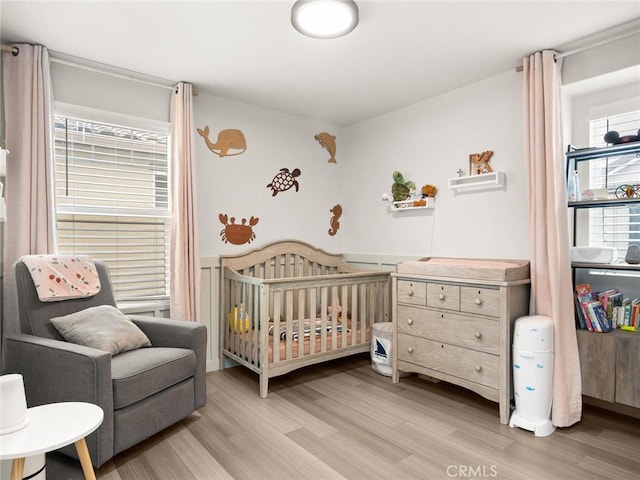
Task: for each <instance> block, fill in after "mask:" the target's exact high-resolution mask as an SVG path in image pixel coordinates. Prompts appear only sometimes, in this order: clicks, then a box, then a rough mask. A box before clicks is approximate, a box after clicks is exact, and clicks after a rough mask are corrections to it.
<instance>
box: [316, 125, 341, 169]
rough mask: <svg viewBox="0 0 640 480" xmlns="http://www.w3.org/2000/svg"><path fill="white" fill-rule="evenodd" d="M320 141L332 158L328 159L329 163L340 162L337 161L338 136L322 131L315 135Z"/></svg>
mask: <svg viewBox="0 0 640 480" xmlns="http://www.w3.org/2000/svg"><path fill="white" fill-rule="evenodd" d="M313 138H315V139H316V140H317V141H318V143H319V144H320V145H321V146H322V147H324V148H326V149H327V151H328V152H329V155H331V158H330V159H329V160H327V162H328V163H338V162H337V161H336V137H335V135H331V134H330V133H327V132H320V133H319V134H317V135H316V136H314V137H313Z"/></svg>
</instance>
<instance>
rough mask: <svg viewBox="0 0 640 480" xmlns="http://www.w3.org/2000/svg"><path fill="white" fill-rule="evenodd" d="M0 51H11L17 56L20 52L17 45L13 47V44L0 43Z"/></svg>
mask: <svg viewBox="0 0 640 480" xmlns="http://www.w3.org/2000/svg"><path fill="white" fill-rule="evenodd" d="M0 52H11V53H12V54H13V56H14V57H15V56H17V55H18V53H20V49H19V48H18V47H14V46H13V45H4V44H2V45H0Z"/></svg>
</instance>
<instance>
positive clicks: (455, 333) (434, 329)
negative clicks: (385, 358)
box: [396, 306, 500, 355]
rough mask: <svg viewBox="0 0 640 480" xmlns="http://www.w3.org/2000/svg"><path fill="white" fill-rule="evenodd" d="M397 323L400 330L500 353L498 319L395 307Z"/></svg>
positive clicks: (400, 331)
mask: <svg viewBox="0 0 640 480" xmlns="http://www.w3.org/2000/svg"><path fill="white" fill-rule="evenodd" d="M396 325H397V328H398V332H399V333H407V334H409V335H414V336H418V337H424V338H428V339H431V340H435V341H437V342H445V343H449V344H452V345H458V346H461V347H465V348H472V349H474V350H479V351H481V352H487V353H493V354H496V355H497V354H498V353H499V352H500V350H499V347H498V345H499V340H500V327H499V325H498V321H497V320H490V319H487V318H478V317H472V316H470V315H462V314H460V313H455V312H448V311H437V310H429V309H424V308H415V307H408V306H398V319H397V323H396Z"/></svg>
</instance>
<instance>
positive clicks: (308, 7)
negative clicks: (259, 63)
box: [291, 0, 358, 38]
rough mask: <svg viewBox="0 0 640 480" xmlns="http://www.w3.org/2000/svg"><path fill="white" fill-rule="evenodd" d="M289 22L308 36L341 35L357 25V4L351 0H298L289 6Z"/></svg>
mask: <svg viewBox="0 0 640 480" xmlns="http://www.w3.org/2000/svg"><path fill="white" fill-rule="evenodd" d="M291 24H292V25H293V27H294V28H295V29H296V30H297V31H299V32H300V33H302V34H303V35H306V36H308V37H313V38H337V37H341V36H343V35H346V34H347V33H349V32H350V31H352V30H353V29H354V28H356V25H358V6H357V5H356V2H354V1H353V0H298V1H297V2H296V3H294V4H293V7H291Z"/></svg>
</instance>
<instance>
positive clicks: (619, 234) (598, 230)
mask: <svg viewBox="0 0 640 480" xmlns="http://www.w3.org/2000/svg"><path fill="white" fill-rule="evenodd" d="M639 128H640V111H639V110H636V111H632V112H627V113H622V114H618V115H610V116H608V117H604V118H598V119H594V120H591V121H590V122H589V136H590V146H591V147H606V146H607V144H606V142H605V141H604V135H605V134H606V133H607V132H609V131H612V130H615V131H617V132H618V133H619V134H620V136H621V137H622V136H624V135H637V134H638V129H639ZM588 163H589V177H588V180H589V182H588V185H587V186H582V185H581V187H582V189H583V190H584V189H585V188H590V189H594V188H606V189H607V191H608V194H609V198H616V190H617V189H618V187H620V186H621V185H628V184H633V185H638V184H640V156H639V155H637V154H626V155H615V156H610V157H608V158H603V159H600V160H592V161H590V162H588ZM632 244H635V245H640V205H634V206H627V207H617V208H592V209H589V245H593V246H609V247H616V248H617V249H618V258H619V259H621V260H622V259H624V256H625V254H626V251H627V248H628V247H629V245H632Z"/></svg>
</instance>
